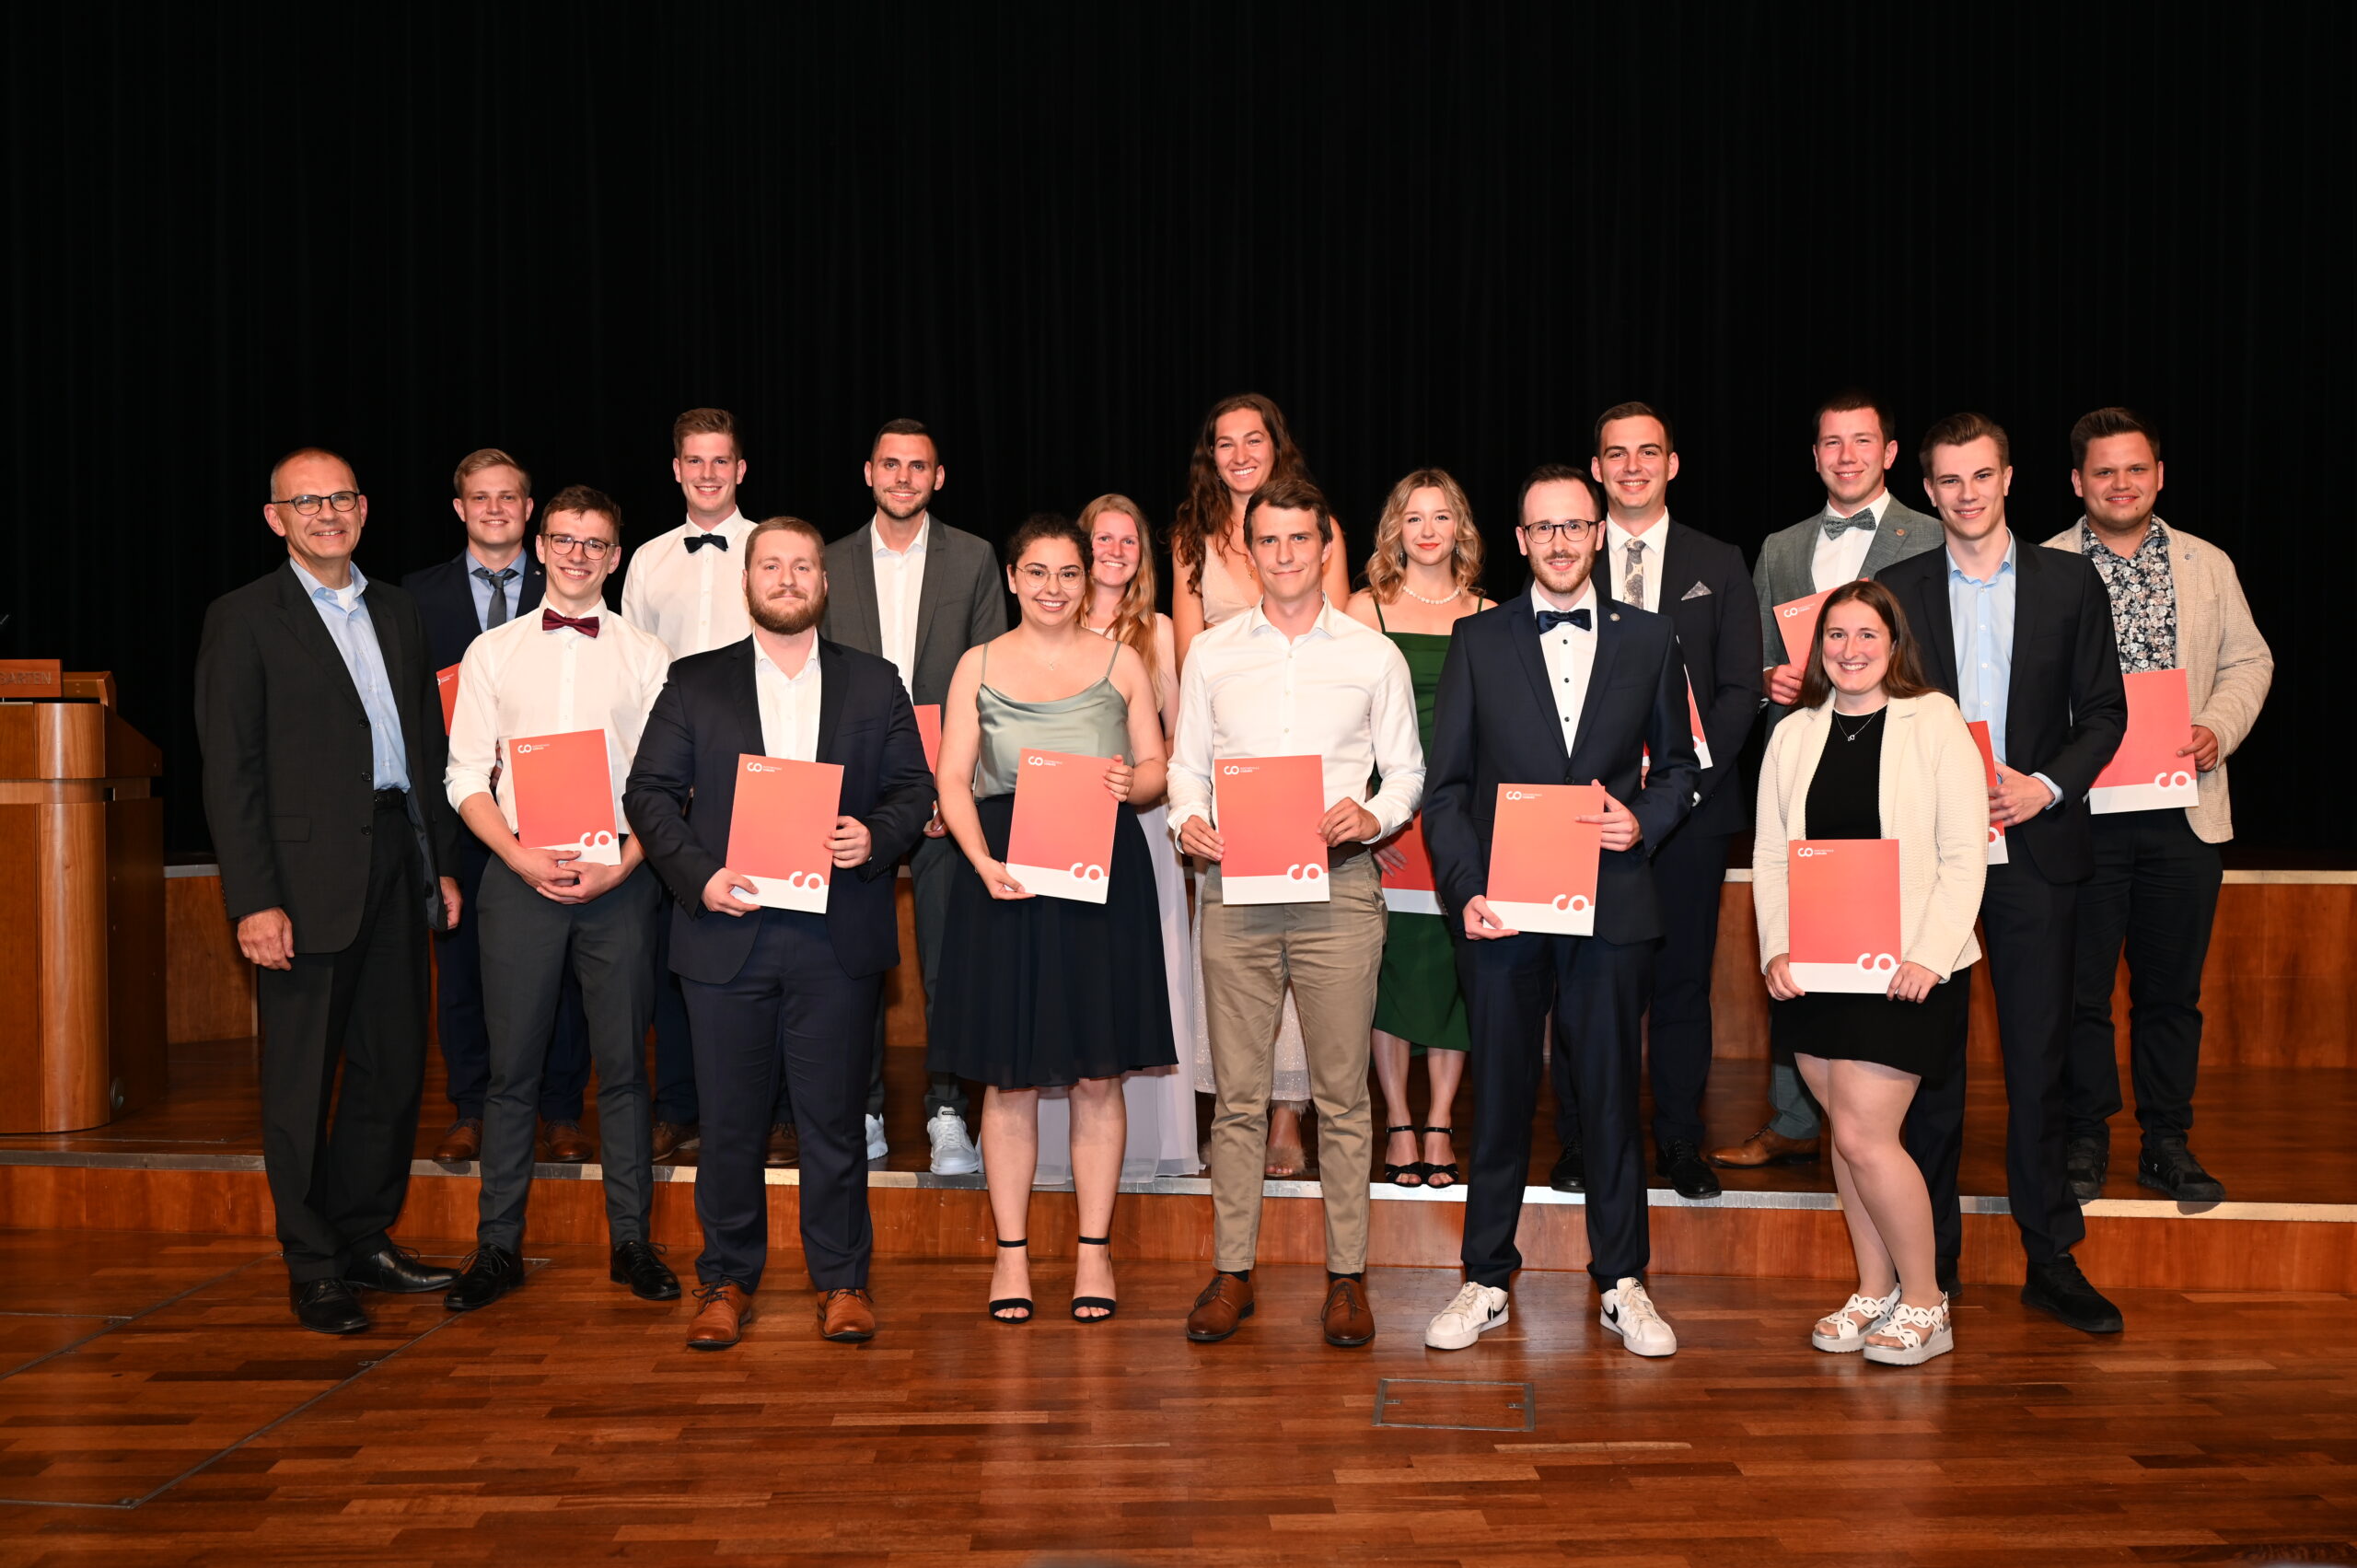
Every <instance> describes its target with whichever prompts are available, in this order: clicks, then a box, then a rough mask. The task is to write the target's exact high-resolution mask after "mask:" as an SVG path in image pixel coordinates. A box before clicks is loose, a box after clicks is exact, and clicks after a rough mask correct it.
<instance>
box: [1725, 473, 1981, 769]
mask: <svg viewBox="0 0 2357 1568" xmlns="http://www.w3.org/2000/svg"><path fill="white" fill-rule="evenodd" d="M1824 522H1825V511H1824V508H1822V507H1819V508H1818V509H1817V512H1816V514H1815V515H1814V516H1812V517H1805V518H1804V519H1802V520H1801V521H1800V522H1797V523H1794V525H1793V526H1792V527H1791V528H1779V529H1778V530H1777V531H1776V532H1774V533H1771V534H1770V535H1769V536H1768V538H1767V540H1765V541H1764V542H1763V543H1762V544H1761V545H1760V546H1759V563H1758V564H1756V565H1755V566H1753V567H1752V569H1751V587H1752V591H1753V592H1754V593H1755V594H1757V595H1758V596H1759V656H1760V657H1761V658H1763V659H1765V660H1767V661H1768V663H1769V667H1770V668H1772V667H1773V666H1775V665H1780V664H1782V663H1783V662H1784V634H1783V633H1782V632H1781V631H1779V630H1777V627H1776V607H1777V606H1778V605H1780V604H1790V603H1792V602H1793V600H1794V599H1796V598H1807V597H1808V596H1809V595H1811V594H1813V593H1815V592H1817V576H1816V574H1815V572H1814V571H1813V570H1812V563H1814V562H1815V560H1816V557H1817V540H1818V538H1819V537H1820V535H1821V533H1822V530H1823V527H1824ZM1945 537H1946V536H1945V535H1944V534H1943V533H1942V532H1941V531H1940V520H1939V518H1937V517H1925V516H1924V515H1923V514H1922V513H1921V512H1917V511H1912V510H1910V509H1909V507H1908V506H1907V505H1906V503H1904V502H1902V501H1901V500H1899V498H1898V496H1897V495H1896V494H1893V495H1891V496H1890V497H1889V501H1888V504H1887V505H1885V506H1884V508H1883V514H1882V521H1881V523H1880V524H1878V525H1877V526H1876V527H1875V541H1874V543H1873V544H1872V545H1871V546H1869V547H1868V548H1867V550H1866V561H1865V564H1864V566H1863V567H1861V568H1860V569H1859V575H1861V576H1864V577H1871V576H1874V575H1876V574H1877V573H1879V572H1880V571H1881V570H1882V569H1883V568H1884V567H1886V566H1888V565H1891V564H1893V563H1897V562H1900V561H1904V560H1906V559H1907V558H1908V557H1909V556H1910V555H1921V554H1922V553H1923V552H1925V551H1927V550H1936V549H1938V548H1939V547H1940V544H1941V542H1942V541H1943V540H1944V539H1945ZM1767 706H1768V722H1769V723H1770V724H1771V725H1773V724H1774V723H1775V722H1776V721H1777V720H1778V719H1781V718H1782V717H1783V716H1784V715H1785V714H1787V713H1789V712H1790V711H1791V710H1790V709H1788V708H1780V707H1778V706H1777V705H1776V704H1775V703H1769V704H1768V705H1767Z"/></svg>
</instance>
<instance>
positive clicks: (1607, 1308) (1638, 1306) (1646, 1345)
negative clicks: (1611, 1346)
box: [1604, 1275, 1678, 1355]
mask: <svg viewBox="0 0 2357 1568" xmlns="http://www.w3.org/2000/svg"><path fill="white" fill-rule="evenodd" d="M1604 1326H1605V1327H1606V1328H1608V1329H1609V1330H1612V1331H1613V1332H1614V1333H1616V1334H1618V1335H1620V1342H1621V1343H1622V1344H1624V1345H1627V1346H1628V1347H1629V1349H1630V1351H1631V1353H1634V1354H1637V1355H1676V1354H1677V1353H1678V1336H1677V1335H1676V1334H1675V1333H1673V1332H1671V1331H1670V1327H1669V1325H1668V1324H1667V1323H1666V1322H1664V1321H1662V1316H1661V1314H1660V1313H1658V1312H1656V1311H1655V1310H1654V1298H1653V1297H1652V1296H1650V1295H1646V1294H1645V1287H1644V1283H1643V1281H1641V1280H1638V1279H1636V1278H1635V1277H1634V1276H1631V1275H1623V1276H1622V1277H1621V1280H1620V1283H1618V1284H1616V1285H1614V1286H1613V1287H1612V1288H1611V1289H1610V1290H1608V1291H1606V1292H1605V1293H1604Z"/></svg>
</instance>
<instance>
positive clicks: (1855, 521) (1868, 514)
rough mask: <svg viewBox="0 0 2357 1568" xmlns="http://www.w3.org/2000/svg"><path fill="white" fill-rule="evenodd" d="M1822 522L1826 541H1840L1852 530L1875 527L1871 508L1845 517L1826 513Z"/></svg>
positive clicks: (1873, 511) (1873, 512)
mask: <svg viewBox="0 0 2357 1568" xmlns="http://www.w3.org/2000/svg"><path fill="white" fill-rule="evenodd" d="M1824 521H1825V537H1826V538H1828V539H1840V537H1841V536H1842V535H1843V534H1845V533H1847V532H1848V531H1849V530H1850V529H1852V528H1873V527H1874V526H1875V509H1874V508H1873V507H1872V506H1868V507H1866V508H1864V510H1862V511H1856V512H1852V513H1851V514H1850V515H1849V516H1848V517H1835V516H1834V515H1833V514H1832V513H1830V512H1828V513H1827V514H1826V515H1825V519H1824Z"/></svg>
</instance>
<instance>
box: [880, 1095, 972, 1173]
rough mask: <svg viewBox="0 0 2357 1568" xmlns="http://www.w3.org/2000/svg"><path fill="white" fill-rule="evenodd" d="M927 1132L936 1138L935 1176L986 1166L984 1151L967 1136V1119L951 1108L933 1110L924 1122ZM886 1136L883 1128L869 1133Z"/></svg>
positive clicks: (934, 1154)
mask: <svg viewBox="0 0 2357 1568" xmlns="http://www.w3.org/2000/svg"><path fill="white" fill-rule="evenodd" d="M924 1135H925V1136H926V1137H928V1138H930V1139H932V1140H933V1174H934V1175H935V1176H971V1175H973V1174H974V1173H975V1172H976V1171H978V1170H980V1169H981V1168H982V1152H981V1150H980V1149H978V1148H976V1147H974V1140H973V1139H971V1138H970V1137H968V1136H967V1135H966V1123H965V1121H964V1120H963V1119H961V1118H960V1117H959V1116H958V1113H957V1112H956V1111H954V1110H951V1109H949V1108H948V1107H946V1106H944V1107H943V1108H942V1109H939V1110H936V1111H935V1112H934V1113H933V1120H932V1121H928V1122H926V1123H925V1124H924ZM882 1136H883V1133H882V1132H881V1131H880V1129H879V1130H873V1131H871V1132H869V1133H868V1137H869V1138H870V1139H871V1140H874V1139H877V1138H881V1137H882Z"/></svg>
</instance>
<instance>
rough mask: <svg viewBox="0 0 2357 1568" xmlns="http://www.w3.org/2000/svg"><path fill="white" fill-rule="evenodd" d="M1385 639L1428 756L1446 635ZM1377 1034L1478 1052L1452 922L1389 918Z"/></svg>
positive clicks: (1395, 914) (1379, 614)
mask: <svg viewBox="0 0 2357 1568" xmlns="http://www.w3.org/2000/svg"><path fill="white" fill-rule="evenodd" d="M1475 602H1476V604H1477V606H1478V604H1479V603H1480V601H1479V600H1476V601H1475ZM1375 619H1376V624H1377V625H1381V624H1382V621H1383V607H1382V606H1381V605H1377V606H1376V609H1375ZM1383 634H1384V635H1385V636H1387V637H1388V638H1390V639H1391V641H1392V644H1393V645H1395V646H1397V647H1398V648H1399V652H1400V654H1401V656H1404V657H1405V658H1406V659H1407V661H1408V674H1409V677H1410V679H1412V680H1413V681H1414V682H1415V686H1416V733H1417V736H1418V737H1419V738H1421V739H1422V741H1423V743H1424V753H1425V755H1426V756H1427V757H1430V755H1431V754H1432V749H1433V700H1434V698H1435V697H1436V696H1438V695H1439V693H1440V667H1441V665H1442V664H1443V663H1444V662H1445V661H1446V659H1447V657H1448V634H1447V633H1444V632H1394V631H1393V630H1391V628H1390V627H1388V626H1384V627H1383ZM1375 1027H1376V1028H1378V1029H1381V1030H1382V1031H1383V1032H1384V1033H1385V1034H1387V1035H1397V1036H1399V1038H1400V1039H1401V1040H1407V1041H1409V1042H1410V1043H1411V1044H1412V1045H1413V1046H1414V1047H1415V1049H1416V1050H1417V1051H1419V1052H1421V1051H1425V1050H1427V1049H1437V1050H1441V1051H1469V1050H1470V1049H1472V1045H1473V1037H1472V1033H1471V1031H1470V1030H1469V1028H1467V1027H1466V1021H1465V997H1464V993H1461V992H1459V991H1458V990H1457V949H1456V946H1455V944H1453V943H1452V942H1451V941H1450V940H1449V935H1448V921H1447V919H1446V916H1443V915H1437V914H1412V913H1409V912H1403V911H1399V910H1394V911H1392V912H1391V916H1390V920H1389V922H1388V924H1387V934H1386V935H1385V937H1384V941H1383V977H1382V979H1381V980H1380V981H1377V982H1376V992H1375Z"/></svg>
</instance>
